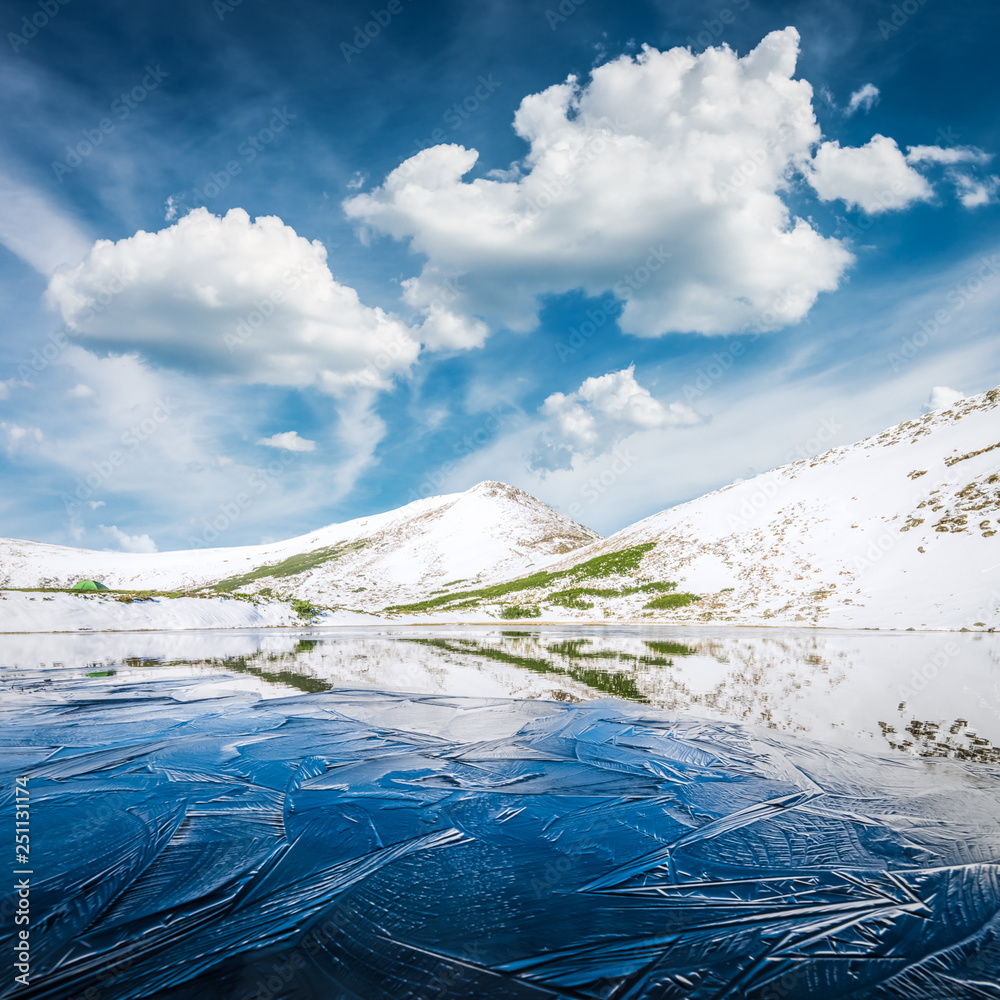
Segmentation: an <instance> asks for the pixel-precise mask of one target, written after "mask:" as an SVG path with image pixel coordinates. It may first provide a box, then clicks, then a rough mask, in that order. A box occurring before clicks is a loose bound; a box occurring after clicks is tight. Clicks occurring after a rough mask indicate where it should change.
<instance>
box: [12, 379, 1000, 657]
mask: <svg viewBox="0 0 1000 1000" xmlns="http://www.w3.org/2000/svg"><path fill="white" fill-rule="evenodd" d="M84 577H92V578H95V579H100V580H103V582H104V583H106V584H107V585H108V586H109V587H112V588H115V589H124V588H136V589H153V590H185V591H187V590H201V591H203V592H211V593H215V594H220V593H221V594H231V593H263V594H264V595H265V596H269V595H272V594H273V595H274V596H284V597H295V598H299V599H305V600H308V601H311V602H313V603H315V604H317V605H323V606H326V607H336V608H341V609H353V610H357V611H367V612H370V613H372V612H374V613H379V614H382V615H383V616H387V617H389V618H390V619H392V620H395V621H401V620H404V621H415V620H424V621H436V622H441V621H490V620H495V619H497V618H499V617H501V616H503V617H517V616H524V617H526V618H531V619H534V620H541V621H568V620H574V619H576V620H591V621H593V620H597V621H602V622H604V621H609V620H610V621H637V622H643V621H650V622H669V623H672V624H687V623H701V622H716V623H733V624H746V625H810V626H811V625H826V626H837V627H861V628H897V629H906V628H915V629H960V628H968V629H977V630H978V629H992V628H995V627H997V626H1000V389H994V390H991V391H990V392H986V393H982V394H980V395H978V396H973V397H970V398H968V399H965V400H962V401H960V402H958V403H956V404H955V405H953V406H951V407H949V408H947V409H941V410H936V411H934V412H932V413H928V414H927V415H925V416H923V417H921V418H919V419H916V420H910V421H907V422H905V423H902V424H899V425H897V426H895V427H891V428H889V429H888V430H886V431H883V432H882V433H881V434H878V435H876V436H874V437H871V438H868V439H866V440H864V441H860V442H858V443H857V444H853V445H848V446H844V447H839V448H834V449H832V450H830V451H828V452H826V453H825V454H822V455H818V456H816V457H815V458H811V459H805V460H803V461H799V462H795V463H794V464H792V465H786V466H783V467H781V468H779V469H774V470H772V471H771V472H767V473H764V474H763V475H760V476H757V477H756V478H754V479H751V480H746V481H740V482H736V483H733V484H732V485H730V486H727V487H725V488H723V489H720V490H716V491H715V492H713V493H709V494H707V495H706V496H703V497H701V498H699V499H697V500H693V501H691V502H689V503H686V504H681V505H680V506H677V507H673V508H670V509H668V510H664V511H662V512H660V513H659V514H654V515H653V516H652V517H648V518H646V519H645V520H643V521H639V522H637V523H636V524H633V525H630V526H629V527H627V528H624V529H623V530H621V531H619V532H617V533H616V534H614V535H612V536H611V537H609V538H601V537H600V536H599V535H597V534H596V533H595V532H592V531H590V530H589V529H587V528H584V527H582V526H581V525H579V524H576V523H575V522H573V521H570V520H568V519H567V518H565V517H563V516H562V515H560V514H558V513H557V512H556V511H554V510H552V509H551V508H549V507H547V506H546V505H545V504H543V503H542V502H541V501H539V500H537V499H535V498H534V497H532V496H530V495H528V494H527V493H524V492H523V491H521V490H518V489H515V488H514V487H511V486H505V485H504V484H502V483H496V482H485V483H480V484H479V485H478V486H475V487H473V488H472V489H470V490H468V491H467V492H465V493H458V494H452V495H449V496H444V497H432V498H429V499H426V500H419V501H416V502H415V503H411V504H408V505H407V506H405V507H402V508H400V509H399V510H396V511H390V512H388V513H385V514H379V515H376V516H372V517H367V518H360V519H358V520H355V521H349V522H346V523H344V524H338V525H330V526H329V527H326V528H321V529H319V530H318V531H314V532H312V533H310V534H308V535H303V536H301V537H299V538H293V539H289V540H288V541H285V542H280V543H274V544H269V545H257V546H248V547H242V548H219V549H210V550H202V551H182V552H164V553H159V554H154V555H138V554H124V553H114V552H89V551H85V550H81V549H71V548H62V547H59V546H52V545H43V544H40V543H35V542H20V541H9V540H0V588H2V587H7V588H17V587H22V588H23V587H39V586H50V587H53V586H63V587H64V586H67V585H69V584H71V583H72V582H73V581H75V580H78V579H80V578H84ZM21 598H23V599H24V601H28V600H30V598H28V597H27V596H26V595H20V597H19V600H20V599H21ZM67 599H68V598H67ZM5 607H6V608H7V610H8V611H11V610H12V608H13V605H10V604H7V605H5ZM49 608H51V609H52V612H53V614H54V613H55V604H50V605H47V609H49ZM387 609H388V610H387ZM154 610H155V609H154ZM21 611H22V612H23V615H28V614H29V611H30V615H29V617H31V616H35V617H37V614H38V613H40V609H39V608H38V606H37V605H32V607H31V609H28V607H27V604H26V603H25V606H24V608H22V609H21ZM282 613H284V612H282ZM150 614H152V611H150ZM154 617H155V616H154ZM31 620H32V621H34V617H32V618H31ZM25 621H28V618H25ZM39 621H41V619H39ZM24 627H25V628H28V630H34V626H31V627H30V628H29V627H28V626H27V625H25V626H24ZM39 627H40V626H39ZM48 627H53V626H48ZM97 627H100V626H97ZM138 627H155V624H150V623H146V622H145V619H144V620H143V624H142V625H141V626H138ZM172 627H178V626H172ZM4 630H5V629H4V628H3V626H2V624H0V631H4ZM6 630H8V631H10V630H12V629H6ZM935 669H938V668H937V667H936V668H935Z"/></svg>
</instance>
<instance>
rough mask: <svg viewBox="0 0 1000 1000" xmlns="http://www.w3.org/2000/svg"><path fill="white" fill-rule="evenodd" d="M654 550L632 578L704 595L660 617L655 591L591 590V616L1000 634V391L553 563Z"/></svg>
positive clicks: (721, 493) (738, 486)
mask: <svg viewBox="0 0 1000 1000" xmlns="http://www.w3.org/2000/svg"><path fill="white" fill-rule="evenodd" d="M649 544H652V546H653V547H652V548H651V549H649V551H648V552H646V553H645V554H644V555H643V557H642V561H641V564H640V566H639V569H638V576H639V577H641V578H643V579H646V580H672V581H676V582H677V584H678V591H679V592H683V591H686V592H691V593H695V594H697V595H699V596H700V597H701V600H700V601H697V602H694V603H691V604H689V605H687V606H686V607H679V608H675V609H666V610H659V609H654V610H652V611H650V610H647V609H646V608H645V605H646V604H647V603H648V602H649V597H650V595H649V594H648V593H641V592H640V593H637V594H632V595H627V596H623V597H617V598H609V599H604V600H602V599H601V598H600V597H599V596H594V597H588V598H587V600H588V601H591V602H593V603H594V605H595V606H594V608H593V609H592V610H590V611H588V612H586V614H588V615H589V616H591V617H595V616H596V617H604V611H605V610H607V611H608V612H609V614H610V615H611V616H612V617H614V618H638V619H640V620H641V618H642V616H649V617H652V618H654V619H656V620H669V621H672V622H678V623H680V622H690V621H716V622H739V623H742V624H770V625H779V624H799V625H829V626H857V627H874V628H903V629H905V628H917V629H920V628H954V629H959V628H969V629H983V628H993V627H996V626H1000V389H993V390H991V391H989V392H985V393H981V394H979V395H977V396H972V397H969V398H967V399H964V400H962V401H960V402H958V403H956V404H955V405H953V406H951V407H949V408H947V409H941V410H935V411H934V412H932V413H928V414H926V415H925V416H923V417H921V418H919V419H916V420H909V421H907V422H905V423H902V424H899V425H897V426H895V427H890V428H889V429H888V430H885V431H883V432H882V433H881V434H878V435H876V436H873V437H870V438H868V439H866V440H864V441H860V442H858V443H857V444H853V445H848V446H845V447H839V448H834V449H832V450H830V451H828V452H826V453H825V454H822V455H818V456H816V457H815V458H811V459H806V460H802V461H799V462H795V463H794V464H792V465H786V466H783V467H781V468H778V469H774V470H772V471H771V472H767V473H764V474H763V475H760V476H757V477H755V478H754V479H750V480H746V481H740V482H736V483H733V484H732V485H730V486H727V487H725V488H723V489H720V490H717V491H715V492H713V493H709V494H707V495H706V496H703V497H701V498H699V499H697V500H693V501H691V502H689V503H686V504H681V505H680V506H677V507H673V508H671V509H669V510H664V511H661V512H660V513H659V514H654V515H653V516H652V517H648V518H646V519H645V520H642V521H639V522H637V523H636V524H633V525H630V526H629V527H627V528H624V529H623V530H621V531H619V532H617V533H616V534H614V535H611V536H610V537H608V538H606V539H603V540H601V541H598V542H596V543H594V544H592V545H589V546H587V547H586V548H584V549H579V550H577V551H576V552H574V553H573V556H572V558H571V559H567V560H563V561H562V562H560V563H558V564H556V565H555V566H553V567H551V568H552V569H561V568H566V567H570V566H572V565H574V564H577V563H579V562H581V561H584V560H588V559H592V558H593V557H594V556H597V555H600V554H602V553H607V552H613V551H619V550H621V549H624V548H628V547H632V546H639V545H649ZM561 585H562V586H565V584H561ZM519 597H520V598H521V599H522V600H525V601H528V600H534V599H535V598H538V600H541V601H542V603H544V595H543V594H534V595H533V594H532V593H530V592H529V593H525V594H523V595H519ZM535 603H538V602H537V601H535Z"/></svg>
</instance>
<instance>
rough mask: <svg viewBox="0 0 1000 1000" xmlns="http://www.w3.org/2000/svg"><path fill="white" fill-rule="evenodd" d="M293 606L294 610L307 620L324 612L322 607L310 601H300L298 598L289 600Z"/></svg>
mask: <svg viewBox="0 0 1000 1000" xmlns="http://www.w3.org/2000/svg"><path fill="white" fill-rule="evenodd" d="M289 604H291V606H292V610H293V611H294V612H295V613H296V614H297V615H298V616H299V617H300V618H305V619H306V621H311V620H312V619H313V618H315V617H316V616H317V615H321V614H322V613H323V609H322V608H317V607H316V605H315V604H310V602H309V601H300V600H298V599H296V600H293V601H289Z"/></svg>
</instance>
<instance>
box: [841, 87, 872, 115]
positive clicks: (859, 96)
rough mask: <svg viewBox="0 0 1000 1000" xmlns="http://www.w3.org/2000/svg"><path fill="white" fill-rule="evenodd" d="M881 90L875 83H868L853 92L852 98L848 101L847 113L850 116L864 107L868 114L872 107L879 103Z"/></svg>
mask: <svg viewBox="0 0 1000 1000" xmlns="http://www.w3.org/2000/svg"><path fill="white" fill-rule="evenodd" d="M878 98H879V90H878V87H876V86H875V84H874V83H866V84H865V85H864V86H863V87H860V88H858V89H857V90H856V91H854V93H853V94H851V99H850V100H849V101H848V102H847V108H846V110H845V112H844V113H845V114H846V115H847V116H848V117H850V116H851V115H853V114H854V113H855V112H857V111H858V109H859V108H860V109H863V110H864V111H865V113H866V114H867V113H868V112H869V111H871V109H872V108H873V107H874V106H875V105H876V104H878Z"/></svg>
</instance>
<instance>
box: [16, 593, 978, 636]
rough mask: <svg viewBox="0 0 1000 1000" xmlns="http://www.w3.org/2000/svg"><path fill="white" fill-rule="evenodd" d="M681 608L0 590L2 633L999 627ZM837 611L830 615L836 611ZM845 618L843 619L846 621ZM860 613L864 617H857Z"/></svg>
mask: <svg viewBox="0 0 1000 1000" xmlns="http://www.w3.org/2000/svg"><path fill="white" fill-rule="evenodd" d="M685 611H686V609H679V612H678V613H677V614H676V617H674V618H673V619H672V620H670V621H667V620H665V619H664V618H656V619H651V618H642V617H640V618H634V617H620V618H619V617H603V618H587V617H584V616H582V615H575V614H573V613H572V612H571V611H568V610H567V611H566V612H565V613H564V614H561V615H559V614H557V615H553V614H551V612H548V613H547V614H546V615H545V616H543V617H539V618H520V619H505V618H500V617H492V616H489V617H484V616H483V615H482V613H481V612H478V613H477V612H476V611H473V610H471V609H470V611H469V612H468V614H466V615H462V614H456V613H455V612H454V611H452V612H448V613H444V614H437V615H435V614H427V613H423V614H412V615H406V616H405V617H404V616H397V615H393V616H383V615H377V614H368V613H366V612H361V611H347V610H333V611H330V610H324V611H321V612H320V613H319V614H317V615H316V616H314V617H305V618H304V617H302V616H301V615H300V614H299V613H298V612H297V611H296V610H295V609H294V607H293V606H292V605H291V604H290V603H289V602H286V601H278V600H272V601H263V600H260V601H256V602H250V601H246V600H240V599H238V598H232V597H149V598H145V599H136V600H133V601H132V602H130V603H126V602H122V601H119V600H116V599H115V597H114V596H113V595H103V594H87V595H82V594H60V593H57V594H43V593H40V592H38V593H34V594H32V593H27V592H24V591H0V635H22V634H35V633H60V634H73V633H80V632H97V633H100V632H190V631H203V630H212V629H226V630H230V629H232V630H235V629H246V628H268V629H271V628H275V629H278V628H280V629H303V628H307V629H316V628H342V627H364V628H394V627H411V626H416V627H422V628H426V627H447V626H452V625H459V626H465V625H476V626H486V627H499V628H504V629H511V630H523V629H530V628H534V627H536V626H543V625H544V626H549V625H556V626H574V627H575V626H586V627H595V626H605V627H615V626H621V625H629V626H641V627H649V628H651V629H655V628H659V627H662V626H670V627H682V628H728V627H731V628H768V629H771V628H795V629H802V630H803V631H809V630H814V629H816V628H824V629H829V628H832V629H861V630H872V631H916V632H962V631H966V632H992V631H993V629H991V628H990V629H987V628H975V627H969V626H963V625H961V624H959V623H949V624H941V625H937V626H935V627H926V626H924V627H919V628H918V627H916V626H909V627H908V626H906V625H900V624H893V625H890V624H887V623H884V622H883V623H882V624H872V623H871V622H870V621H867V620H864V621H859V620H857V619H855V620H850V618H849V617H848V616H837V618H838V620H836V621H829V620H827V621H823V622H821V623H817V622H809V623H803V622H796V621H794V620H792V616H791V615H789V616H787V617H788V620H785V617H783V616H773V617H771V618H768V619H766V620H761V619H760V618H759V617H755V616H750V615H748V616H745V617H743V616H741V617H739V618H736V619H734V620H719V619H713V620H708V621H706V620H701V619H699V618H698V617H696V615H695V614H694V613H691V614H685V613H684V612H685ZM831 617H832V616H831ZM841 617H843V619H844V620H840V618H841ZM859 617H860V616H859Z"/></svg>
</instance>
